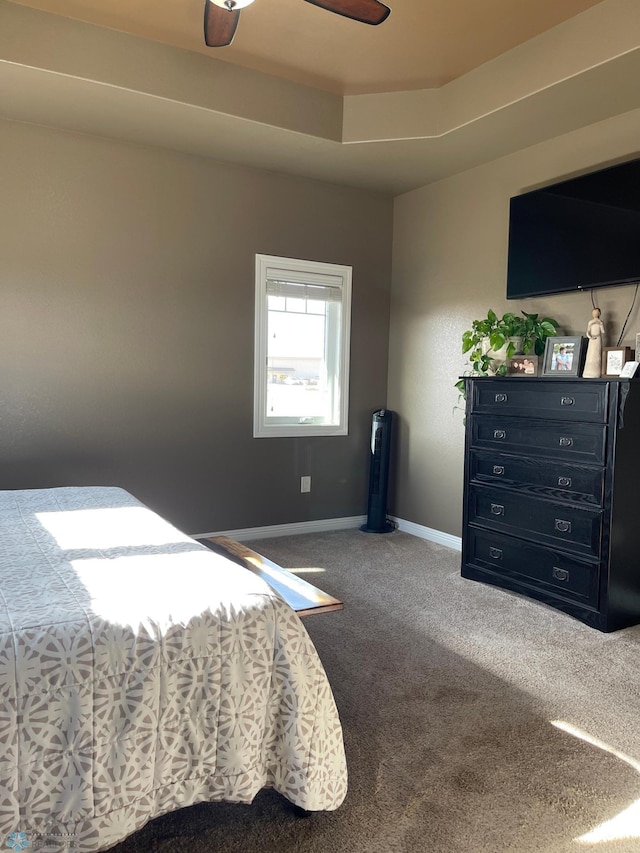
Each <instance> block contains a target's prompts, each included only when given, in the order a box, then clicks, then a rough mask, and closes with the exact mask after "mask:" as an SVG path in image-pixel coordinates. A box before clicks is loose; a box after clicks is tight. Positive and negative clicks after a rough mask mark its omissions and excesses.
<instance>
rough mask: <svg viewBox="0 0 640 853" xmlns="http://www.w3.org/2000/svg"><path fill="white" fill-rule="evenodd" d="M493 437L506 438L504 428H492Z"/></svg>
mask: <svg viewBox="0 0 640 853" xmlns="http://www.w3.org/2000/svg"><path fill="white" fill-rule="evenodd" d="M493 437H494V438H497V439H499V440H502V439H503V438H506V437H507V433H506V430H504V429H494V431H493Z"/></svg>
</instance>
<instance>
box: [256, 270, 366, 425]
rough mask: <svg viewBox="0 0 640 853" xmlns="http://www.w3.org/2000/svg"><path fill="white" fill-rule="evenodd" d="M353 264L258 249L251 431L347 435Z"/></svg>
mask: <svg viewBox="0 0 640 853" xmlns="http://www.w3.org/2000/svg"><path fill="white" fill-rule="evenodd" d="M350 324H351V267H346V266H338V265H336V264H324V263H318V262H316V261H298V260H292V259H291V258H277V257H273V256H272V255H256V328H255V373H254V424H253V435H254V437H255V438H266V437H268V436H285V435H289V436H295V435H347V431H348V430H347V416H348V404H349V330H350Z"/></svg>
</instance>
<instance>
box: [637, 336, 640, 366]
mask: <svg viewBox="0 0 640 853" xmlns="http://www.w3.org/2000/svg"><path fill="white" fill-rule="evenodd" d="M636 361H640V332H638V334H637V335H636Z"/></svg>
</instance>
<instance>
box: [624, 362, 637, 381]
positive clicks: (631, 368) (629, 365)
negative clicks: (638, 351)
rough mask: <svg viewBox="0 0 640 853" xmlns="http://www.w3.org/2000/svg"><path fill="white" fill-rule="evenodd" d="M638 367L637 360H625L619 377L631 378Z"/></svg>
mask: <svg viewBox="0 0 640 853" xmlns="http://www.w3.org/2000/svg"><path fill="white" fill-rule="evenodd" d="M637 369H638V362H637V361H626V362H625V364H624V367H623V368H622V373H621V374H620V379H633V377H634V376H635V375H636V371H637Z"/></svg>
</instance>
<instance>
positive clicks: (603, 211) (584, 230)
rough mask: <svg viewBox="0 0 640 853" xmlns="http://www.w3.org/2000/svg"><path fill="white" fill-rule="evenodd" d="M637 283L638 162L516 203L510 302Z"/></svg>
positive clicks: (511, 214) (639, 277) (526, 195)
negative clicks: (527, 297)
mask: <svg viewBox="0 0 640 853" xmlns="http://www.w3.org/2000/svg"><path fill="white" fill-rule="evenodd" d="M637 281H640V159H637V160H631V161H629V162H627V163H621V164H620V165H617V166H610V167H609V168H607V169H600V170H599V171H597V172H590V173H589V174H586V175H581V176H580V177H578V178H571V179H570V180H567V181H562V182H560V183H557V184H553V185H551V186H548V187H542V188H541V189H537V190H532V191H531V192H528V193H523V194H522V195H518V196H514V197H513V198H512V199H511V202H510V209H509V257H508V266H507V299H521V298H523V297H525V296H542V295H544V294H549V293H562V292H565V291H571V290H588V289H590V288H592V287H604V286H608V285H614V284H630V283H633V282H637Z"/></svg>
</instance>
